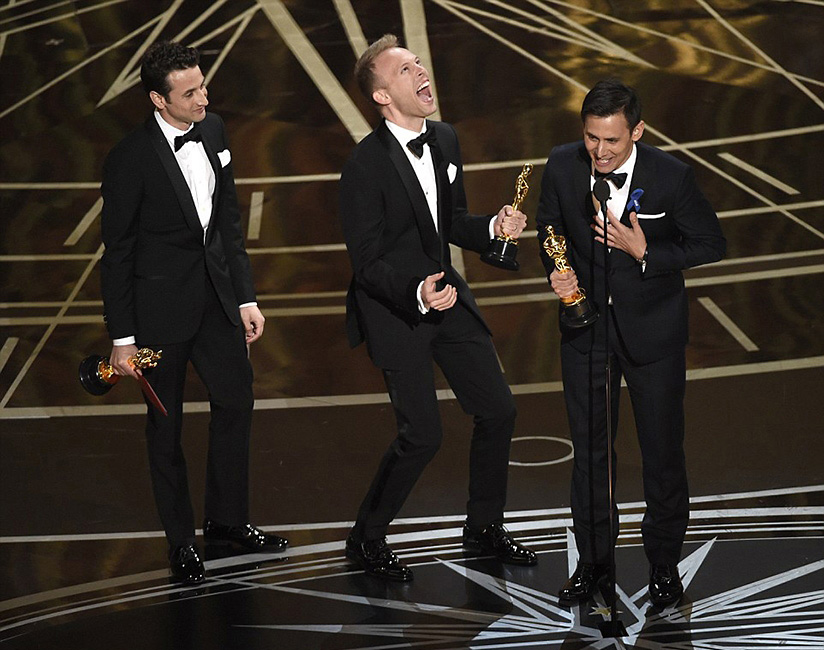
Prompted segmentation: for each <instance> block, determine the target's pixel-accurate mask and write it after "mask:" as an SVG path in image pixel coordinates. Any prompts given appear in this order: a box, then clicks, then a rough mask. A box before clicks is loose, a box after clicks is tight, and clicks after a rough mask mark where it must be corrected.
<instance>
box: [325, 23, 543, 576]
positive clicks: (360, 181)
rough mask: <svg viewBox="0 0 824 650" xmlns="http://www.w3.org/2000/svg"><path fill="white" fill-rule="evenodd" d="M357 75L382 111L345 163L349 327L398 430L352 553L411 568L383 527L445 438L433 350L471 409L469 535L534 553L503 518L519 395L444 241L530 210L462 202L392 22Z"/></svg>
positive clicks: (453, 160)
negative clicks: (470, 206) (483, 210)
mask: <svg viewBox="0 0 824 650" xmlns="http://www.w3.org/2000/svg"><path fill="white" fill-rule="evenodd" d="M355 76H356V78H357V81H358V84H359V86H360V88H361V91H362V92H363V94H364V95H365V96H366V97H367V98H368V99H369V100H370V101H371V102H372V103H373V104H374V105H375V107H376V108H377V110H378V112H379V113H380V114H381V116H382V118H383V119H382V120H381V123H380V125H379V126H378V128H377V129H375V131H373V132H372V133H371V134H370V135H368V136H367V137H366V138H364V139H363V140H362V141H361V142H360V143H359V144H358V145H357V147H355V150H354V151H353V153H352V155H351V156H350V158H349V160H348V161H347V162H346V165H345V167H344V169H343V172H342V174H341V180H340V216H341V221H342V225H343V232H344V237H345V239H346V247H347V250H348V251H349V256H350V259H351V262H352V269H353V271H354V276H353V278H352V282H351V285H350V288H349V294H348V296H347V302H346V306H347V332H348V335H349V341H350V344H351V345H352V346H353V347H354V346H355V345H358V344H359V343H361V342H363V341H365V342H366V346H367V349H368V351H369V355H370V356H371V358H372V361H373V362H374V363H375V365H376V366H377V367H378V368H380V369H381V370H382V372H383V376H384V380H385V382H386V386H387V389H388V391H389V397H390V399H391V401H392V406H393V408H394V410H395V417H396V419H397V424H398V433H397V437H396V438H395V440H394V441H393V442H392V443H391V445H390V446H389V449H388V450H387V451H386V453H385V454H384V456H383V459H382V461H381V463H380V466H379V468H378V471H377V474H376V475H375V477H374V479H373V481H372V485H371V487H370V488H369V490H368V492H367V494H366V497H365V498H364V500H363V503H362V505H361V507H360V510H359V512H358V516H357V520H356V523H355V525H354V527H353V528H352V531H351V533H350V535H349V538H348V540H347V542H346V555H347V556H348V557H349V558H350V559H351V560H353V561H354V562H356V563H357V564H358V565H360V566H361V567H362V568H363V569H364V570H365V571H366V573H367V574H369V575H372V576H376V577H379V578H383V579H387V580H397V581H409V580H411V579H412V571H411V569H409V567H407V566H406V565H405V564H404V563H403V562H401V561H400V559H399V558H398V557H397V556H396V555H395V553H394V552H393V551H392V550H391V549H390V548H389V546H388V544H387V543H386V532H387V529H388V527H389V524H390V522H391V521H392V520H393V519H394V518H395V516H396V515H397V514H398V512H399V511H400V509H401V507H402V506H403V503H404V501H405V499H406V497H407V495H408V494H409V492H410V491H411V490H412V487H413V486H414V484H415V482H416V481H417V479H418V477H419V476H420V474H421V472H422V471H423V469H424V467H426V465H427V463H428V462H429V461H430V459H431V458H432V457H433V456H434V454H435V452H436V451H437V450H438V447H439V446H440V443H441V438H442V435H443V433H442V429H441V421H440V416H439V411H438V399H437V395H436V391H435V379H434V372H433V362H435V363H437V364H438V365H439V366H440V368H441V370H442V371H443V373H444V375H445V376H446V379H447V381H448V382H449V385H450V387H451V388H452V390H453V391H454V392H455V395H456V397H457V398H458V401H459V402H460V404H461V407H462V408H463V409H464V411H466V412H467V413H469V414H471V415H472V416H473V417H474V422H475V429H474V433H473V436H472V447H471V451H470V459H469V473H470V477H469V500H468V503H467V518H466V524H465V526H464V529H463V545H464V549H465V551H466V552H467V553H469V554H489V555H493V556H495V557H497V558H498V559H500V560H501V561H503V562H507V563H511V564H522V565H531V564H535V562H536V561H537V558H536V555H535V553H534V552H532V551H530V550H528V549H526V548H524V547H523V546H521V545H520V544H518V543H517V542H515V541H514V540H513V539H512V537H511V536H510V535H509V533H508V532H507V530H506V528H504V525H503V520H504V504H505V502H506V484H507V469H508V462H509V446H510V439H511V437H512V431H513V428H514V425H515V405H514V402H513V399H512V395H511V393H510V391H509V387H508V386H507V384H506V382H505V381H504V378H503V375H502V374H501V370H500V366H499V364H498V360H497V357H496V355H495V349H494V348H493V346H492V340H491V338H490V334H489V329H488V328H487V326H486V323H485V322H484V320H483V318H482V317H481V314H480V312H479V310H478V306H477V305H476V304H475V299H474V298H473V296H472V292H471V291H470V290H469V287H468V286H467V284H466V282H465V281H464V279H463V278H462V277H461V276H460V275H459V274H458V272H457V271H456V270H455V268H454V267H453V266H452V263H451V259H450V250H449V244H450V243H452V244H456V245H458V246H460V247H462V248H467V249H470V250H474V251H478V252H483V251H484V250H486V247H487V245H488V244H489V241H490V239H491V238H492V237H494V236H495V235H501V234H503V233H506V234H508V235H510V236H512V237H517V236H518V235H520V234H521V232H522V231H523V229H524V226H525V225H526V217H525V216H524V215H523V213H521V212H520V211H517V210H513V209H512V207H511V206H504V207H502V208H501V209H500V210H499V211H498V214H497V215H486V216H475V215H471V214H469V213H468V211H467V207H466V196H465V195H464V188H463V168H462V163H461V157H460V151H459V148H458V139H457V135H456V133H455V130H454V129H453V128H452V127H451V126H450V125H448V124H445V123H443V122H433V121H430V120H427V119H426V118H427V117H428V116H430V115H432V113H434V112H435V109H436V104H435V98H434V97H433V96H432V91H431V86H430V83H429V74H428V72H427V71H426V68H424V67H423V66H422V65H421V61H420V59H418V57H416V56H415V55H414V54H413V53H412V52H410V51H409V50H406V49H404V48H402V47H400V46H399V45H398V39H397V38H396V37H395V36H392V35H386V36H384V37H383V38H381V39H380V40H378V41H376V42H375V43H373V44H372V45H371V46H370V47H369V48H368V49H367V50H366V51H365V52H364V53H363V55H362V56H361V57H360V59H359V60H358V62H357V64H356V66H355Z"/></svg>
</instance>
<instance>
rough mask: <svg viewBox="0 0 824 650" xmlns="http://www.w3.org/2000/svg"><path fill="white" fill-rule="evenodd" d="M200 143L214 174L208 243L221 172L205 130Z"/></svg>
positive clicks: (218, 199)
mask: <svg viewBox="0 0 824 650" xmlns="http://www.w3.org/2000/svg"><path fill="white" fill-rule="evenodd" d="M201 126H202V125H201ZM202 142H203V148H204V149H205V150H206V157H207V158H208V159H209V164H210V165H211V166H212V171H213V172H214V174H215V191H214V193H213V194H212V215H211V217H210V219H209V227H208V228H207V229H206V241H207V243H208V242H209V241H211V239H212V233H213V232H214V231H215V228H213V227H212V225H213V224H214V220H215V219H216V218H217V214H216V212H217V206H218V205H220V187H221V182H220V174H221V172H222V167H221V166H220V160H219V159H218V157H217V153H216V152H215V149H214V147H213V146H211V144H210V143H209V138H208V137H207V136H206V133H205V129H204V133H203V140H202ZM198 223H199V222H198Z"/></svg>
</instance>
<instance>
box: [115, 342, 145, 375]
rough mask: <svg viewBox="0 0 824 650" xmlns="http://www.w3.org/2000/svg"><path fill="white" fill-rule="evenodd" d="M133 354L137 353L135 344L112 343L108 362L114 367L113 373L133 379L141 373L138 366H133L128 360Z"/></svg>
mask: <svg viewBox="0 0 824 650" xmlns="http://www.w3.org/2000/svg"><path fill="white" fill-rule="evenodd" d="M135 354H137V346H136V345H113V346H112V353H111V354H110V355H109V364H110V365H111V366H112V368H114V374H116V375H120V376H122V377H126V376H128V377H134V378H135V379H137V378H138V376H140V375H142V374H143V373H142V372H141V371H140V368H135V367H134V366H133V365H132V364H131V363H130V362H129V359H130V358H131V357H133V356H134V355H135Z"/></svg>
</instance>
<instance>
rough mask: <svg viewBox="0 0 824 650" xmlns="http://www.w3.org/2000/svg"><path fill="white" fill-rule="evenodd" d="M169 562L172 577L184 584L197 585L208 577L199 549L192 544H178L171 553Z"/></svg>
mask: <svg viewBox="0 0 824 650" xmlns="http://www.w3.org/2000/svg"><path fill="white" fill-rule="evenodd" d="M169 564H170V566H171V569H172V577H173V578H174V579H175V580H177V581H178V582H182V583H183V584H184V585H196V584H199V583H201V582H203V581H204V580H205V579H206V573H205V571H204V570H203V562H201V561H200V556H199V555H198V554H197V549H196V548H195V547H194V546H192V545H191V544H189V545H187V546H176V547H175V548H174V549H173V550H172V553H171V555H169Z"/></svg>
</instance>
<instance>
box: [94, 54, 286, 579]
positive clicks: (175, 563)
mask: <svg viewBox="0 0 824 650" xmlns="http://www.w3.org/2000/svg"><path fill="white" fill-rule="evenodd" d="M198 62H199V54H198V52H197V50H195V49H193V48H189V47H185V46H183V45H180V44H178V43H173V42H168V41H163V42H159V43H156V44H155V45H153V46H152V47H151V48H149V50H148V51H147V52H146V55H145V57H144V59H143V62H142V65H141V69H140V77H141V80H142V82H143V87H144V90H145V91H146V93H147V95H148V98H149V100H150V101H151V103H152V106H153V108H154V110H153V111H152V114H151V115H149V117H148V119H147V120H146V122H145V123H144V124H143V125H142V126H140V127H139V128H138V129H136V130H135V131H133V132H132V133H131V134H129V135H128V136H126V137H125V138H124V139H123V140H122V141H121V142H120V143H119V144H118V145H117V146H115V147H114V149H112V151H111V153H110V154H109V156H108V157H107V158H106V162H105V164H104V167H103V184H102V194H103V215H102V232H103V243H104V244H105V246H106V249H105V252H104V254H103V259H102V261H101V271H100V272H101V281H102V293H103V305H104V310H105V320H106V325H107V328H108V331H109V335H110V337H111V338H112V340H113V345H112V351H111V355H110V360H111V364H112V366H113V367H114V369H115V372H116V373H117V374H118V375H129V376H132V377H134V376H136V375H138V374H140V372H141V371H140V370H138V369H135V368H134V367H132V365H131V363H130V361H129V359H130V357H131V356H132V355H133V354H135V352H137V346H140V347H149V348H152V349H154V350H162V358H161V360H160V361H159V362H158V365H157V367H156V368H154V369H152V370H150V371H147V373H146V376H147V380H148V381H149V383H150V384H151V385H152V387H153V388H154V390H155V392H156V393H157V395H158V396H159V397H160V400H161V402H162V403H163V404H164V406H165V407H166V408H167V410H168V413H169V414H168V417H166V416H163V415H162V414H161V413H160V412H158V410H157V409H156V408H155V407H154V406H152V405H151V404H150V403H149V402H148V401H147V407H148V412H147V422H146V443H147V449H148V452H149V469H150V474H151V479H152V487H153V489H154V496H155V502H156V504H157V508H158V512H159V514H160V519H161V522H162V524H163V528H164V529H165V531H166V539H167V541H168V542H169V562H170V566H171V571H172V575H173V577H174V578H175V579H176V580H179V581H181V582H183V583H186V584H193V583H199V582H202V581H203V580H204V579H205V574H204V568H203V563H202V561H201V559H200V555H199V553H198V550H197V547H196V546H195V539H194V538H195V531H194V514H193V510H192V504H191V499H190V498H189V485H188V479H187V476H186V460H185V458H184V457H183V448H182V446H181V430H182V426H183V424H182V422H183V389H184V381H185V379H186V368H187V366H188V363H189V362H190V361H191V362H192V365H193V366H194V368H195V370H196V371H197V373H198V375H199V376H200V378H201V379H202V380H203V383H204V384H205V385H206V387H207V389H208V391H209V401H210V405H211V422H210V423H209V457H208V466H207V474H206V499H205V501H206V502H205V509H204V515H205V521H204V523H203V535H204V537H205V538H206V541H207V542H215V543H221V544H234V545H236V546H240V547H242V548H245V549H250V550H260V551H282V550H284V549H285V548H286V547H287V541H286V540H285V539H283V538H282V537H278V536H277V535H267V534H264V533H263V532H261V531H260V530H259V529H257V528H255V527H254V526H252V525H251V524H250V523H249V519H248V517H249V513H248V510H249V498H248V473H249V472H248V463H249V434H250V427H251V421H252V408H253V405H254V399H253V396H252V367H251V365H250V364H249V359H248V354H247V346H248V345H249V344H250V343H253V342H254V341H256V340H258V339H259V338H260V336H261V334H263V323H264V318H263V315H262V314H261V313H260V310H259V309H258V307H257V303H256V302H255V290H254V286H253V284H252V272H251V267H250V264H249V256H248V255H247V254H246V249H245V247H244V243H243V233H242V231H241V225H240V212H239V210H238V205H237V197H236V194H235V181H234V175H233V172H232V165H231V155H230V153H229V148H228V144H227V141H226V134H225V132H224V127H223V121H222V120H221V119H220V118H219V117H217V116H216V115H215V114H214V113H207V112H206V107H207V106H208V104H209V100H208V99H207V91H206V86H205V82H204V78H203V73H202V72H201V70H200V66H199V65H198Z"/></svg>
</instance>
